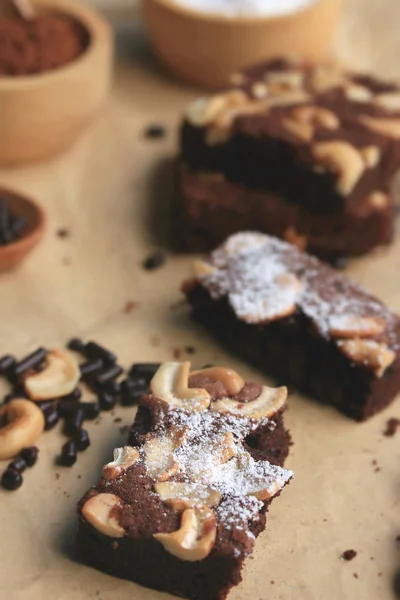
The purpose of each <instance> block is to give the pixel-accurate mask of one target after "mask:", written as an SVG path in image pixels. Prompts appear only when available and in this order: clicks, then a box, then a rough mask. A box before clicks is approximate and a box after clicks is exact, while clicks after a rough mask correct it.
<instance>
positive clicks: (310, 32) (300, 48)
mask: <svg viewBox="0 0 400 600" xmlns="http://www.w3.org/2000/svg"><path fill="white" fill-rule="evenodd" d="M342 3H343V0H310V2H308V3H306V5H305V6H304V7H303V8H299V9H296V10H293V12H288V13H285V14H279V15H271V16H263V15H257V16H232V15H231V16H226V15H225V14H222V13H221V14H219V13H208V12H206V11H204V12H203V11H200V10H197V9H196V10H195V9H193V8H186V7H185V6H184V4H185V3H184V2H182V0H179V3H178V2H175V0H144V3H143V7H144V15H145V20H146V24H147V28H148V32H149V36H150V39H151V41H152V43H153V46H154V49H155V51H156V53H157V54H158V56H159V57H160V59H161V61H162V62H163V63H164V64H165V65H166V66H167V67H168V68H170V69H171V71H173V72H174V73H176V75H178V76H179V77H180V78H182V79H184V80H185V81H188V82H189V83H194V84H197V85H200V86H202V87H205V88H210V89H212V88H218V87H221V86H224V85H225V84H226V83H228V80H229V76H230V75H231V74H232V73H234V72H235V71H238V70H240V69H242V68H243V67H247V66H249V65H251V64H255V63H257V62H260V61H263V60H265V59H268V58H272V57H276V56H279V55H298V56H301V57H304V58H308V59H311V60H320V59H322V58H326V55H327V52H328V51H329V46H330V42H331V39H332V34H333V31H334V28H335V25H336V22H337V19H338V16H339V13H340V9H341V6H342ZM197 4H199V3H197ZM267 4H268V2H266V5H267Z"/></svg>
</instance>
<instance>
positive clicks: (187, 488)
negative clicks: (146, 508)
mask: <svg viewBox="0 0 400 600" xmlns="http://www.w3.org/2000/svg"><path fill="white" fill-rule="evenodd" d="M154 489H155V491H156V492H157V494H158V495H159V496H160V498H161V500H162V501H163V502H165V504H167V505H168V506H170V507H171V508H172V509H173V510H177V511H183V510H186V509H187V508H192V507H193V506H196V505H199V504H203V505H205V506H217V505H218V504H219V503H220V501H221V493H220V492H219V491H218V490H215V489H212V488H210V487H207V486H205V485H202V484H201V483H184V482H181V481H165V482H163V483H156V484H155V486H154Z"/></svg>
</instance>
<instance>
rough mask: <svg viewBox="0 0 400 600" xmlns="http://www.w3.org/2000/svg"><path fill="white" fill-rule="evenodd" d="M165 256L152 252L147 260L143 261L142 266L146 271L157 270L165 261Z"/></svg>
mask: <svg viewBox="0 0 400 600" xmlns="http://www.w3.org/2000/svg"><path fill="white" fill-rule="evenodd" d="M166 258H167V257H166V255H165V253H164V252H161V251H159V252H154V253H153V254H150V256H148V257H147V258H145V259H144V261H143V263H142V265H143V268H144V269H146V271H154V269H159V268H160V267H161V266H162V265H163V264H164V263H165V261H166Z"/></svg>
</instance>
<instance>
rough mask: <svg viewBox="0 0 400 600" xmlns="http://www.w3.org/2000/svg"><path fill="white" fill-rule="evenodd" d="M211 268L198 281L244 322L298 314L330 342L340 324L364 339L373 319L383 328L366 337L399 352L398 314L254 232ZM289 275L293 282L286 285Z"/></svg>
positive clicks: (234, 240)
mask: <svg viewBox="0 0 400 600" xmlns="http://www.w3.org/2000/svg"><path fill="white" fill-rule="evenodd" d="M209 264H211V265H212V266H213V267H214V269H213V272H212V273H211V274H208V275H205V276H199V277H198V280H199V281H200V283H201V284H202V285H203V286H204V287H206V288H207V289H208V290H209V292H210V294H211V296H212V297H213V298H215V299H219V298H223V297H227V299H228V302H229V304H230V305H231V307H232V309H233V310H234V312H235V314H236V316H237V317H238V318H239V319H241V320H243V321H246V322H248V323H265V322H268V321H272V320H276V319H279V318H283V317H285V316H288V315H289V314H291V312H294V311H301V312H302V313H303V314H304V315H306V316H307V317H309V319H310V320H311V321H312V323H313V324H314V326H315V327H316V329H317V330H318V331H319V332H320V333H321V334H322V335H323V336H324V337H326V338H328V339H329V338H330V337H331V334H330V332H331V329H332V327H333V326H334V324H335V322H336V323H339V324H342V325H343V319H352V320H353V323H354V322H357V323H358V324H359V326H360V327H363V332H362V334H363V335H364V336H366V331H365V329H366V327H367V326H366V325H365V323H366V321H365V319H366V318H368V319H370V318H372V319H376V320H377V321H379V322H380V323H381V327H380V328H376V327H375V329H374V330H373V331H370V336H368V337H371V338H374V339H377V340H379V341H381V342H384V343H387V344H388V345H389V346H390V347H391V348H392V349H393V350H395V351H400V340H399V336H398V334H397V331H396V329H398V328H399V319H398V317H397V316H396V315H394V314H393V313H392V312H391V311H390V310H389V309H388V308H386V307H385V306H384V305H383V304H382V303H381V302H379V301H378V300H377V299H376V298H374V297H373V296H371V295H369V294H367V293H366V292H365V291H364V290H363V289H362V288H361V287H360V286H358V285H357V284H355V283H353V282H350V281H349V280H347V279H345V278H344V277H343V276H342V275H341V274H339V273H337V272H336V271H335V270H334V269H331V268H329V267H327V266H325V265H322V263H320V262H319V261H318V260H317V259H315V258H313V257H310V256H308V255H305V254H303V253H300V252H299V251H298V250H297V249H296V248H295V247H293V246H291V245H290V244H288V243H286V242H283V241H281V240H278V239H275V238H272V237H270V236H267V235H263V234H260V233H254V232H245V233H240V234H236V235H233V236H231V237H230V238H228V240H227V241H226V242H225V244H224V245H223V246H221V247H220V248H218V249H217V250H216V251H214V252H213V253H212V254H211V257H210V260H209ZM288 275H290V276H291V277H292V279H288V280H285V277H287V276H288ZM296 281H297V285H296ZM382 324H383V326H382Z"/></svg>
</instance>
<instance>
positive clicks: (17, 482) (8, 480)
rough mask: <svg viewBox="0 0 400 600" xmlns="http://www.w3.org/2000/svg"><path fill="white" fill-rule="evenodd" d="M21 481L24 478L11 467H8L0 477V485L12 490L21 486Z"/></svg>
mask: <svg viewBox="0 0 400 600" xmlns="http://www.w3.org/2000/svg"><path fill="white" fill-rule="evenodd" d="M23 481H24V480H23V479H22V475H21V473H18V471H14V470H13V469H10V468H8V469H6V470H5V471H4V473H3V476H2V478H1V485H2V486H3V488H5V489H6V490H12V491H14V490H17V489H18V488H19V487H21V485H22V483H23Z"/></svg>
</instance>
